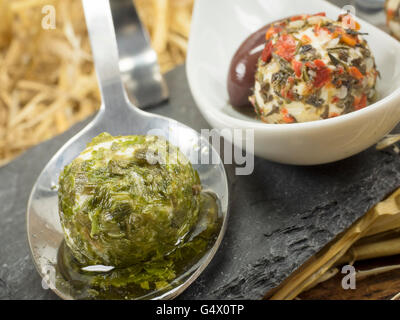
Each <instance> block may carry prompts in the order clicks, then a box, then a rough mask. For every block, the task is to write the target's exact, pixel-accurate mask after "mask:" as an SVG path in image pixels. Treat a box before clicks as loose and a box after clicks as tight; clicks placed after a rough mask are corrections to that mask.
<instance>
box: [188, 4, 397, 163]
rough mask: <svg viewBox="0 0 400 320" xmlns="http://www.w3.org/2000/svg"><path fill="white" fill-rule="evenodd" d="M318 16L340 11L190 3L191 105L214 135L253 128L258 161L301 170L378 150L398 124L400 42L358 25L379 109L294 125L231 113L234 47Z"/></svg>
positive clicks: (316, 7) (328, 7)
mask: <svg viewBox="0 0 400 320" xmlns="http://www.w3.org/2000/svg"><path fill="white" fill-rule="evenodd" d="M317 12H326V13H327V16H328V17H330V18H333V19H337V17H338V15H339V14H340V13H341V8H338V7H335V6H333V5H332V4H330V3H328V2H326V1H323V0H302V1H293V0H279V1H277V0H252V1H248V0H218V1H215V0H198V1H196V2H195V7H194V11H193V20H192V27H191V34H190V40H189V50H188V56H187V64H186V72H187V77H188V81H189V85H190V89H191V91H192V94H193V97H194V99H195V101H196V103H197V105H198V107H199V109H200V112H201V113H202V115H203V116H204V117H205V118H206V120H207V121H208V122H209V123H210V125H211V126H212V127H213V128H216V129H226V128H227V129H249V128H253V129H254V142H255V144H254V153H255V154H256V155H258V156H260V157H263V158H266V159H269V160H272V161H276V162H282V163H288V164H300V165H313V164H322V163H328V162H333V161H336V160H340V159H344V158H347V157H350V156H352V155H354V154H356V153H359V152H361V151H363V150H365V149H366V148H368V147H370V146H371V145H373V144H375V143H376V142H377V141H378V140H379V139H380V138H382V137H383V136H384V135H386V134H387V133H389V132H390V131H391V130H392V129H393V128H394V127H395V126H396V124H397V123H398V122H399V121H400V42H398V41H397V40H395V39H394V38H392V37H391V36H390V35H388V34H386V33H384V32H383V31H381V30H380V29H377V28H376V27H374V26H372V25H370V24H369V23H367V22H365V21H362V20H359V22H360V24H361V28H362V31H363V32H368V33H369V35H368V36H366V39H367V41H368V43H369V45H370V47H371V50H372V52H373V54H374V55H375V58H376V63H377V66H378V69H379V71H380V72H381V74H382V79H380V80H379V81H378V86H377V88H378V92H379V95H380V100H379V101H378V102H376V103H374V104H373V105H370V106H368V107H367V108H365V109H362V110H360V111H356V112H353V113H349V114H346V115H342V116H339V117H336V118H331V119H326V120H319V121H314V122H307V123H295V124H265V123H262V122H261V121H259V120H257V119H254V118H251V117H250V116H246V115H244V114H242V113H239V112H237V111H235V110H234V109H233V108H232V107H231V106H230V105H229V103H228V92H227V85H226V81H227V74H228V69H229V65H230V61H231V59H232V57H233V55H234V53H235V52H236V50H237V48H238V47H239V45H240V44H241V43H242V42H243V41H244V40H245V39H246V38H247V37H248V36H249V35H250V34H251V33H253V32H254V31H256V30H257V29H259V28H260V27H262V26H264V25H266V24H267V23H269V22H272V21H275V20H277V19H281V18H285V17H287V16H291V15H295V14H301V13H317Z"/></svg>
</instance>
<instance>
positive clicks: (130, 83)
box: [110, 0, 168, 108]
mask: <svg viewBox="0 0 400 320" xmlns="http://www.w3.org/2000/svg"><path fill="white" fill-rule="evenodd" d="M110 5H111V12H112V16H113V19H114V28H115V32H116V34H117V43H118V51H119V69H120V72H121V77H122V81H123V83H124V85H125V89H126V92H127V94H128V97H129V100H130V101H131V103H133V104H134V105H135V106H137V107H139V108H146V107H150V106H155V105H157V104H159V103H161V102H163V101H165V100H167V99H168V88H167V85H166V84H165V81H164V78H163V77H162V75H161V73H160V67H159V65H158V62H157V55H156V53H155V51H154V50H153V48H152V47H151V46H150V39H149V35H148V33H147V31H146V29H145V28H144V27H143V25H142V22H141V21H140V18H139V16H138V14H137V12H136V8H135V6H134V4H133V1H132V0H118V1H111V2H110Z"/></svg>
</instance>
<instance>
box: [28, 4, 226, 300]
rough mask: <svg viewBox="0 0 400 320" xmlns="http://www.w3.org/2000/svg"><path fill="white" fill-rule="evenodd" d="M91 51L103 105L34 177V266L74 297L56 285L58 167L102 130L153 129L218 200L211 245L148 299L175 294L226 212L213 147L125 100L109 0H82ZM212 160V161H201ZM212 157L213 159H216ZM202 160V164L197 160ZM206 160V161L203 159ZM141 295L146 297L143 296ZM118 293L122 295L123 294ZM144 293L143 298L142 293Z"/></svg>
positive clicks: (191, 276) (192, 275) (197, 269)
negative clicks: (177, 278)
mask: <svg viewBox="0 0 400 320" xmlns="http://www.w3.org/2000/svg"><path fill="white" fill-rule="evenodd" d="M83 7H84V11H85V16H86V23H87V26H88V31H89V36H90V40H91V45H92V51H93V56H94V61H95V66H96V71H97V76H98V81H99V86H100V90H101V96H102V106H101V108H100V111H99V112H98V114H97V115H96V117H95V118H94V120H93V121H92V122H91V123H90V124H89V125H87V126H86V127H85V128H84V129H83V130H82V131H81V132H79V133H78V134H77V135H75V136H74V137H73V138H72V139H70V140H69V141H68V142H67V143H66V144H65V145H64V146H63V147H62V148H61V149H60V150H59V151H58V152H57V153H56V154H55V155H54V156H53V158H52V159H51V160H50V161H49V163H48V164H47V165H46V167H45V168H44V169H43V171H42V173H41V174H40V176H39V177H38V179H37V181H36V183H35V185H34V187H33V189H32V192H31V195H30V198H29V202H28V208H27V230H28V240H29V245H30V248H31V251H32V256H33V260H34V261H35V264H36V267H37V270H38V271H39V273H40V275H41V276H42V278H43V280H44V281H45V283H46V285H47V286H49V287H50V288H51V289H52V290H53V291H54V292H55V293H56V294H57V295H59V296H60V297H61V298H64V299H74V296H72V295H71V292H70V291H69V290H68V289H66V288H65V287H63V286H58V285H57V281H56V278H57V276H58V275H57V268H55V265H56V264H57V254H58V251H59V248H60V246H61V243H62V242H63V239H64V235H63V231H62V229H61V225H60V221H59V217H58V199H57V190H56V189H57V184H58V176H59V173H60V172H61V170H62V168H63V167H64V166H65V165H66V164H68V163H70V162H71V161H72V160H73V159H74V158H75V157H76V156H78V154H79V153H80V152H81V151H82V150H83V149H84V148H85V146H86V144H87V143H88V142H89V141H90V140H91V139H92V138H93V137H95V136H97V135H98V134H100V133H102V132H109V133H110V134H112V135H131V134H153V135H154V134H156V135H159V136H163V137H165V138H166V139H167V140H169V141H170V142H171V143H172V144H173V145H176V146H178V147H179V148H180V150H181V151H182V152H183V153H184V154H185V155H186V156H187V157H188V158H189V160H190V161H191V162H192V164H193V166H194V168H195V169H196V170H197V171H198V173H199V176H200V179H201V182H202V185H203V186H204V188H205V189H208V190H211V191H212V192H213V193H215V195H216V196H217V197H218V199H219V203H220V216H221V219H222V221H223V222H222V224H221V229H220V230H219V234H218V237H217V239H216V240H215V243H214V244H213V246H212V248H211V249H210V250H209V251H208V252H207V253H206V254H205V255H204V257H203V258H202V259H201V260H200V263H199V264H197V265H196V266H194V267H193V268H191V269H190V270H188V271H187V272H186V273H185V274H184V275H182V276H181V277H180V281H179V282H178V281H177V282H174V283H172V288H170V289H169V290H168V291H163V292H161V291H160V292H153V293H152V294H151V295H146V297H147V298H148V297H151V298H153V299H168V298H174V297H176V296H177V295H178V294H180V293H181V292H182V291H183V290H184V289H186V288H187V287H188V286H189V285H190V283H192V282H193V281H194V280H195V279H196V278H197V277H198V276H199V275H200V273H201V272H202V271H203V270H204V268H205V267H206V266H207V264H208V263H209V262H210V261H211V259H212V257H213V256H214V254H215V252H216V250H217V249H218V247H219V245H220V243H221V240H222V237H223V234H224V231H225V228H226V221H227V215H228V185H227V178H226V174H225V169H224V166H223V164H222V162H221V161H220V158H219V155H218V153H217V151H216V150H215V149H214V148H213V147H212V146H211V145H210V144H209V143H208V139H206V138H204V137H202V136H201V135H199V133H197V132H196V131H194V130H193V129H191V128H189V127H187V126H185V125H183V124H181V123H179V122H177V121H175V120H172V119H168V118H165V117H161V116H158V115H152V114H149V113H146V112H144V111H142V110H139V109H138V108H136V107H134V106H132V105H131V104H130V102H129V101H128V98H127V96H126V93H125V91H124V88H123V84H122V81H121V77H120V72H119V69H118V61H119V60H118V50H117V44H116V37H115V32H114V26H113V19H112V14H111V10H110V3H109V1H108V0H97V1H93V0H83ZM210 158H211V159H214V161H213V162H214V163H213V164H207V163H209V162H207V161H205V160H208V159H210ZM215 160H217V161H216V162H217V163H215ZM202 163H203V164H202ZM204 163H205V164H204ZM146 297H145V298H146ZM122 298H123V297H121V299H122ZM142 298H143V297H142Z"/></svg>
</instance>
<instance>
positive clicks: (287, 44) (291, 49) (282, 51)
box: [275, 34, 296, 62]
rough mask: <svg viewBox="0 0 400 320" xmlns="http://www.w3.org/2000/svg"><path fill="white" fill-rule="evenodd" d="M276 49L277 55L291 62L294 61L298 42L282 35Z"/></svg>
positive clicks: (286, 35) (289, 36)
mask: <svg viewBox="0 0 400 320" xmlns="http://www.w3.org/2000/svg"><path fill="white" fill-rule="evenodd" d="M275 47H276V54H277V55H279V56H281V57H282V58H284V59H286V60H287V61H289V62H290V61H292V59H293V58H294V54H295V52H296V41H295V39H294V38H293V37H292V36H291V35H288V34H283V35H281V36H280V37H279V39H278V41H277V42H276V45H275Z"/></svg>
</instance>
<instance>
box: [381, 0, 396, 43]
mask: <svg viewBox="0 0 400 320" xmlns="http://www.w3.org/2000/svg"><path fill="white" fill-rule="evenodd" d="M385 9H386V17H387V25H388V27H389V29H390V31H391V32H392V34H393V35H394V36H395V37H396V38H397V39H399V40H400V0H386V4H385Z"/></svg>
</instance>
